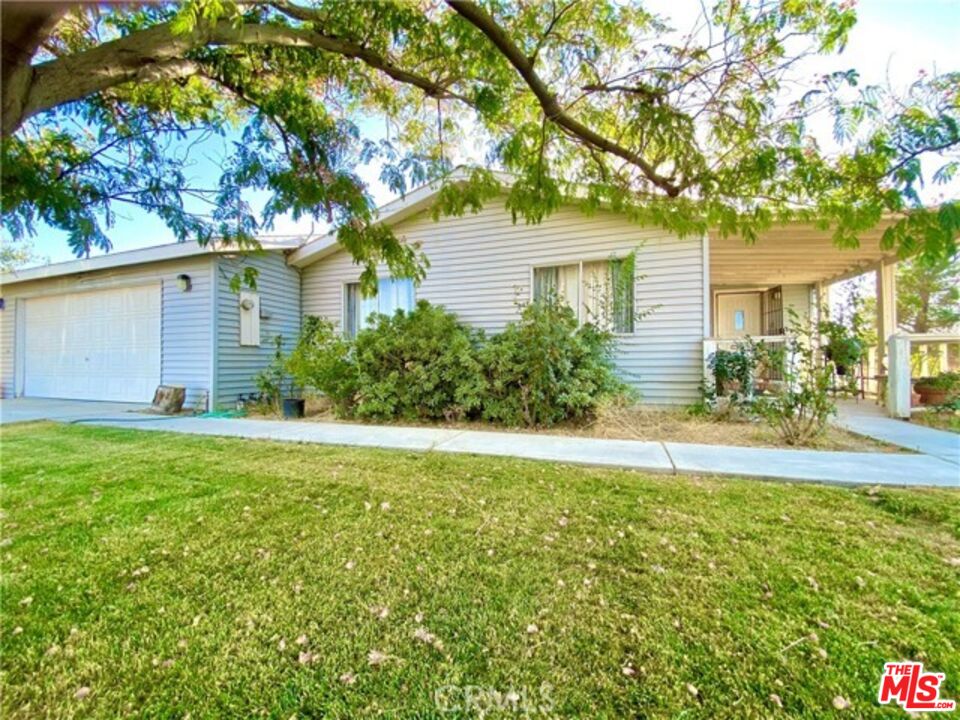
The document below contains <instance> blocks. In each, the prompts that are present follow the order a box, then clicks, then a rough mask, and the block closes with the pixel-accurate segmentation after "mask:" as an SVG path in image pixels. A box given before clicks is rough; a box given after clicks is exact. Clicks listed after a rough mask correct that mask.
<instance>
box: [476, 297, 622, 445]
mask: <svg viewBox="0 0 960 720" xmlns="http://www.w3.org/2000/svg"><path fill="white" fill-rule="evenodd" d="M615 350H616V342H615V338H614V336H613V335H612V334H611V333H609V332H607V331H605V330H601V329H598V328H597V327H596V326H594V325H592V324H585V325H581V326H579V327H578V325H577V319H576V315H575V314H574V312H573V310H572V309H571V308H570V307H569V306H568V305H567V304H565V303H561V302H557V301H556V300H550V299H547V300H544V301H540V302H535V303H531V304H529V305H527V306H526V307H525V308H524V309H523V313H522V315H521V318H520V320H519V321H518V322H513V323H510V324H509V325H508V326H507V327H506V329H505V330H504V331H503V332H502V333H500V334H498V335H496V336H494V337H493V338H491V339H490V341H489V342H488V343H487V344H486V345H485V346H484V348H483V350H482V353H481V357H482V362H483V365H484V367H485V368H486V372H487V375H488V380H489V388H488V390H487V397H486V399H485V401H484V403H483V417H484V418H485V419H487V420H492V421H494V422H499V423H503V424H505V425H529V426H540V425H545V426H549V425H555V424H556V423H559V422H562V421H564V420H582V419H584V418H586V417H589V416H590V415H591V414H593V413H594V412H595V411H596V409H597V407H598V405H599V403H601V402H602V401H604V400H606V399H609V398H612V397H614V396H617V395H623V394H627V393H628V392H629V390H628V388H627V386H626V385H625V384H624V383H623V382H622V381H621V380H620V379H619V378H618V377H617V375H616V373H615V370H614V353H615Z"/></svg>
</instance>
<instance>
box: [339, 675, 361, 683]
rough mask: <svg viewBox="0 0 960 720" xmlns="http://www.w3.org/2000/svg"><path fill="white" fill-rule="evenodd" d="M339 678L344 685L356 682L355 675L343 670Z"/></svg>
mask: <svg viewBox="0 0 960 720" xmlns="http://www.w3.org/2000/svg"><path fill="white" fill-rule="evenodd" d="M339 679H340V682H342V683H343V684H344V685H353V684H354V683H356V682H357V676H356V675H354V674H353V673H350V672H345V673H344V674H343V675H341V676H340V678H339Z"/></svg>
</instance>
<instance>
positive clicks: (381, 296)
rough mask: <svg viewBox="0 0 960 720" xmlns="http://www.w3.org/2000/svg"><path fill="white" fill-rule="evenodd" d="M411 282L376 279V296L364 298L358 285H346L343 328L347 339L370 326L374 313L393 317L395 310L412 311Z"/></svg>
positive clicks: (407, 280) (406, 280)
mask: <svg viewBox="0 0 960 720" xmlns="http://www.w3.org/2000/svg"><path fill="white" fill-rule="evenodd" d="M413 303H414V299H413V280H409V279H400V280H395V279H393V278H378V279H377V294H376V295H374V296H373V297H364V296H363V294H362V293H361V292H360V283H349V284H348V285H347V297H346V308H345V312H344V321H343V327H344V331H345V332H346V335H347V337H354V336H355V335H356V334H357V333H358V332H359V331H360V330H363V328H365V327H367V326H368V325H369V324H370V316H371V315H372V314H374V313H382V314H383V315H393V313H394V312H395V311H397V310H407V311H409V310H413Z"/></svg>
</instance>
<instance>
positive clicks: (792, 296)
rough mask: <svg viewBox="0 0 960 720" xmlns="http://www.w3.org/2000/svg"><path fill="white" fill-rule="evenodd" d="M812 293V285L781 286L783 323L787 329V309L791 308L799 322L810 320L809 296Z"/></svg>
mask: <svg viewBox="0 0 960 720" xmlns="http://www.w3.org/2000/svg"><path fill="white" fill-rule="evenodd" d="M812 291H813V286H812V285H784V286H783V322H784V324H785V325H786V327H787V329H789V328H790V315H789V314H788V313H787V308H791V307H792V308H793V310H794V312H796V313H797V317H798V318H799V319H800V320H801V321H807V320H810V319H811V314H810V312H811V309H812V304H811V302H810V294H811V292H812Z"/></svg>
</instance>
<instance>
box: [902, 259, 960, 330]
mask: <svg viewBox="0 0 960 720" xmlns="http://www.w3.org/2000/svg"><path fill="white" fill-rule="evenodd" d="M897 323H898V324H899V325H900V326H901V327H904V328H907V329H908V330H910V332H914V333H929V332H936V331H938V330H947V329H950V328H952V327H954V326H955V325H958V324H960V254H957V255H954V256H952V257H949V258H947V259H944V260H940V261H935V262H932V263H925V262H922V261H920V260H908V261H906V262H902V263H900V264H899V266H898V267H897Z"/></svg>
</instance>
